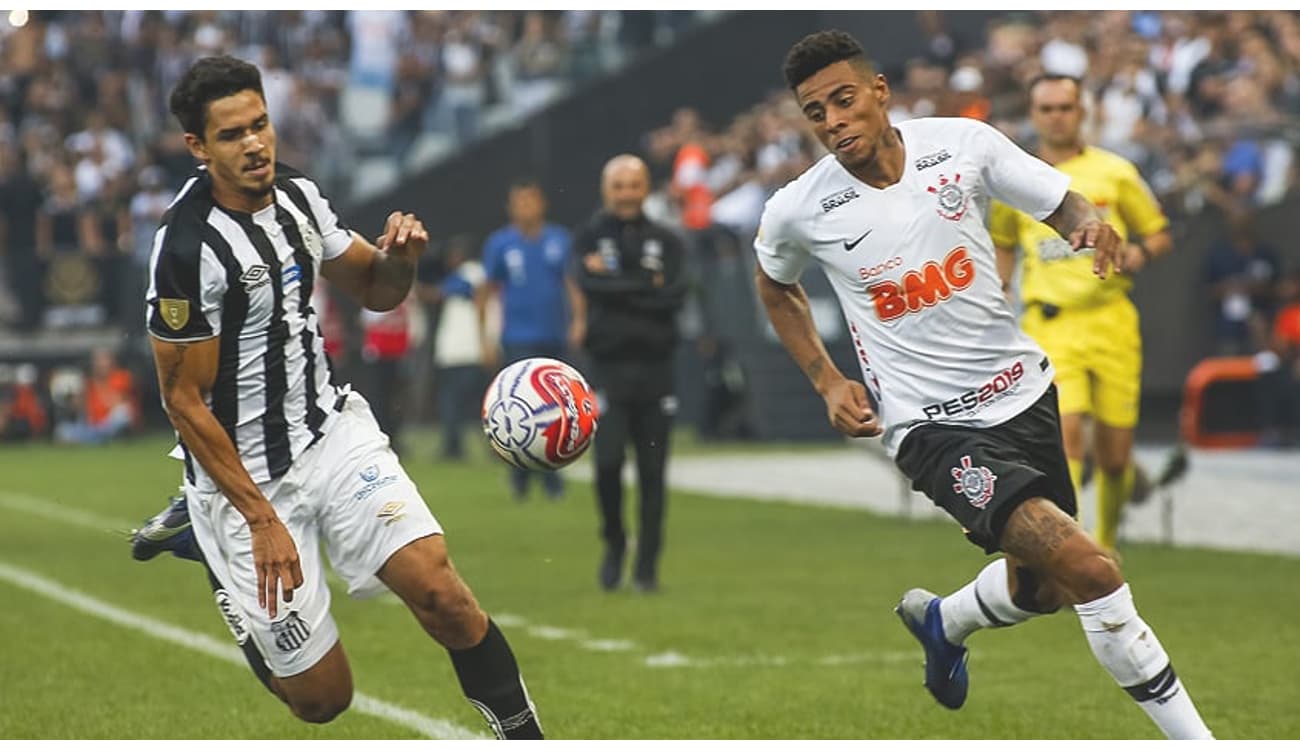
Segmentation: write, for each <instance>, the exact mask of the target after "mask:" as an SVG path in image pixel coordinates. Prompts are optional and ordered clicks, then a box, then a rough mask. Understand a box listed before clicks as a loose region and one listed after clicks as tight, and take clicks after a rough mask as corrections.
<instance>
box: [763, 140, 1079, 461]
mask: <svg viewBox="0 0 1300 750" xmlns="http://www.w3.org/2000/svg"><path fill="white" fill-rule="evenodd" d="M896 127H897V130H898V132H899V134H900V135H901V136H902V140H903V146H904V150H905V153H906V156H905V162H904V167H903V175H902V178H901V179H899V181H898V182H897V183H895V184H893V185H890V186H888V187H886V188H883V189H877V188H874V187H871V186H870V185H867V184H866V183H864V182H862V181H861V180H858V179H857V178H856V177H854V176H853V175H851V174H850V173H849V172H848V170H846V169H845V168H844V167H842V166H841V165H840V163H839V162H838V161H836V159H835V157H834V155H828V156H826V157H825V158H823V159H821V160H820V161H818V162H817V163H816V164H814V165H813V166H812V167H811V168H809V169H808V171H806V172H804V173H803V174H802V175H800V176H799V177H798V178H797V179H795V180H794V181H793V182H791V183H790V184H789V185H786V186H785V187H784V188H782V189H781V190H780V191H778V192H777V193H776V194H775V195H773V196H772V197H771V199H769V200H768V202H767V206H766V208H765V209H764V211H763V220H762V225H761V228H760V229H759V234H758V237H757V238H756V239H755V241H754V249H755V250H756V251H757V253H758V262H759V264H760V265H761V266H762V268H763V271H764V272H765V273H766V274H767V275H768V276H769V277H770V278H772V279H773V280H775V281H777V282H780V283H783V284H793V283H795V282H797V281H798V280H799V277H800V275H801V274H802V273H803V270H804V268H805V266H806V265H807V263H808V260H809V259H810V258H811V259H815V260H816V261H817V263H818V264H819V265H820V266H821V268H822V271H823V272H824V273H825V274H826V278H827V280H828V281H829V282H830V285H831V287H832V288H833V289H834V290H835V294H836V296H837V297H838V298H839V302H840V308H841V309H842V310H843V311H844V317H845V318H846V320H847V322H848V326H849V331H850V332H851V334H852V336H853V345H854V348H855V349H856V350H857V354H858V361H859V363H860V364H861V367H862V375H863V379H864V381H865V383H866V386H867V389H868V390H869V391H870V392H871V395H872V397H873V399H874V400H875V402H876V404H877V415H878V418H879V420H880V422H881V426H882V427H883V429H884V436H883V437H884V443H885V449H886V450H887V451H888V453H889V455H890V456H891V457H892V456H893V455H895V454H896V453H897V452H898V447H899V445H900V444H901V443H902V442H903V438H904V437H906V435H907V433H908V431H910V430H911V429H912V428H913V427H915V426H917V425H919V424H925V423H942V424H956V425H964V426H969V427H991V426H993V425H996V424H1000V423H1002V422H1005V421H1007V420H1009V419H1011V418H1012V417H1014V416H1016V415H1017V414H1019V413H1020V412H1022V411H1024V410H1025V409H1026V408H1028V407H1029V406H1030V405H1031V404H1033V403H1034V401H1036V400H1037V399H1038V398H1039V397H1040V396H1041V395H1042V394H1043V392H1044V391H1046V390H1047V387H1048V386H1049V385H1050V384H1051V382H1052V376H1053V371H1052V367H1051V364H1050V363H1049V362H1048V361H1047V358H1046V356H1045V355H1044V354H1043V351H1042V350H1041V349H1040V348H1039V347H1038V346H1037V345H1036V344H1035V343H1034V342H1033V340H1031V339H1030V338H1029V337H1028V336H1027V335H1025V334H1024V333H1023V332H1022V331H1021V330H1020V326H1019V324H1018V322H1017V320H1016V317H1015V315H1014V313H1013V312H1012V309H1011V305H1010V303H1008V301H1007V299H1006V297H1005V296H1004V295H1003V293H1002V283H1001V281H1000V279H999V278H998V273H997V264H996V255H995V251H994V249H993V242H992V240H991V239H990V238H989V233H988V230H987V229H986V227H985V223H986V221H985V220H986V215H987V212H988V206H989V199H990V198H996V199H998V200H1000V201H1002V202H1004V203H1007V204H1009V205H1012V206H1014V207H1016V208H1019V209H1021V210H1022V211H1024V212H1026V213H1028V214H1031V215H1032V216H1033V217H1034V218H1036V219H1039V220H1040V221H1041V220H1042V219H1044V218H1046V217H1047V216H1049V215H1050V214H1051V213H1052V212H1053V211H1055V210H1056V209H1057V207H1058V206H1060V204H1061V201H1062V200H1063V199H1064V198H1065V193H1066V191H1067V190H1068V189H1069V186H1070V178H1069V177H1067V176H1066V175H1064V174H1062V173H1061V172H1058V171H1057V170H1055V169H1053V168H1052V167H1051V166H1049V165H1048V164H1046V163H1045V162H1043V161H1041V160H1039V159H1038V158H1036V157H1034V156H1032V155H1030V154H1028V153H1026V152H1024V151H1023V150H1021V149H1020V148H1019V147H1018V146H1016V145H1015V144H1014V143H1012V142H1011V141H1010V140H1009V139H1008V138H1007V137H1006V136H1004V135H1002V134H1001V133H999V132H998V131H997V130H995V129H993V128H992V127H989V126H988V125H985V124H984V123H982V122H979V121H977V120H968V119H962V118H923V119H918V120H909V121H907V122H902V123H899V124H898V125H897V126H896Z"/></svg>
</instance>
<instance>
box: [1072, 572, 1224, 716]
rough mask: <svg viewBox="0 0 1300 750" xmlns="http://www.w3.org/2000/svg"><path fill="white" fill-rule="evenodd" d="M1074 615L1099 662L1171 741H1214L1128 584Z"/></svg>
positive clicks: (1080, 606)
mask: <svg viewBox="0 0 1300 750" xmlns="http://www.w3.org/2000/svg"><path fill="white" fill-rule="evenodd" d="M1074 611H1075V612H1077V613H1078V615H1079V622H1080V623H1082V624H1083V633H1084V635H1085V636H1087V638H1088V645H1089V646H1091V647H1092V653H1093V655H1095V656H1096V657H1097V661H1099V662H1101V665H1102V666H1103V667H1105V668H1106V671H1107V672H1110V674H1111V676H1112V677H1114V678H1115V681H1116V682H1118V683H1119V684H1120V687H1122V688H1124V689H1125V690H1126V691H1128V694H1129V695H1131V696H1133V699H1134V700H1136V701H1137V702H1138V705H1139V706H1140V707H1141V708H1142V710H1143V711H1146V713H1147V716H1150V717H1151V720H1152V721H1154V722H1155V723H1156V726H1158V727H1160V731H1162V732H1164V733H1165V736H1166V737H1168V738H1169V739H1171V740H1212V739H1214V735H1213V734H1211V733H1210V729H1209V727H1207V726H1205V722H1204V721H1202V720H1201V715H1200V714H1199V713H1197V711H1196V706H1194V705H1192V698H1191V696H1190V695H1188V694H1187V690H1186V689H1185V688H1184V687H1183V683H1182V681H1180V680H1179V679H1178V675H1176V674H1174V667H1173V664H1171V663H1170V662H1169V656H1168V655H1167V654H1166V653H1165V649H1164V647H1163V646H1161V645H1160V641H1159V639H1157V638H1156V634H1155V632H1154V631H1153V630H1151V628H1150V627H1149V626H1148V625H1147V624H1146V623H1145V622H1143V621H1142V618H1141V617H1138V613H1137V609H1136V608H1135V607H1134V606H1133V596H1132V594H1131V593H1130V592H1129V588H1128V584H1127V583H1126V584H1124V585H1123V586H1120V587H1119V588H1118V589H1116V590H1115V591H1112V592H1111V593H1109V594H1107V595H1106V596H1103V597H1102V598H1100V599H1094V600H1093V601H1090V602H1085V603H1083V604H1077V605H1075V607H1074Z"/></svg>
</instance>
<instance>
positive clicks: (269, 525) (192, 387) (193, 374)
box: [152, 336, 303, 618]
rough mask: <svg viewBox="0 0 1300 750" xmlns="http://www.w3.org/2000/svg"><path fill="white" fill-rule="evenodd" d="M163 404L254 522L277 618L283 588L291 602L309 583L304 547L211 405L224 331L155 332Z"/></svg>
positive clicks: (256, 549)
mask: <svg viewBox="0 0 1300 750" xmlns="http://www.w3.org/2000/svg"><path fill="white" fill-rule="evenodd" d="M152 343H153V356H154V364H155V365H156V367H157V369H158V384H159V386H160V388H161V394H162V402H163V408H164V409H166V411H167V418H168V419H170V420H171V423H172V426H173V427H175V428H176V432H177V433H178V434H179V435H180V437H181V440H182V441H183V442H184V443H185V448H186V450H188V451H189V452H190V454H191V455H192V456H193V457H194V458H195V460H197V461H198V462H199V464H200V465H201V466H203V470H204V471H205V472H207V474H208V476H210V477H212V480H213V481H214V482H216V484H217V487H218V488H219V489H220V490H221V493H222V494H223V495H225V496H226V499H228V500H229V501H230V504H231V505H233V506H235V509H236V510H238V511H239V513H240V515H242V516H243V517H244V520H245V521H247V522H248V529H249V533H250V534H251V536H252V543H253V563H254V565H255V566H256V567H257V600H258V604H259V605H261V606H263V607H266V608H267V611H268V613H269V614H270V616H271V617H272V618H274V617H275V616H276V611H277V609H278V604H277V602H278V598H277V587H278V588H279V589H280V590H281V591H283V592H284V600H285V601H293V590H294V589H296V588H298V587H299V586H301V585H302V583H303V578H302V567H301V566H300V564H299V560H298V550H297V548H296V547H295V545H294V543H293V539H292V537H290V536H289V531H288V530H287V529H286V528H285V527H284V525H283V524H282V523H281V522H280V518H279V517H278V516H277V515H276V514H275V508H273V507H272V506H271V503H270V502H269V501H268V500H267V499H266V498H265V497H264V496H263V495H262V492H261V491H260V490H259V489H258V488H257V484H256V483H254V482H253V479H252V477H250V476H249V475H248V471H247V470H246V469H245V468H244V465H243V463H242V462H241V461H240V460H239V452H238V451H237V450H236V449H235V444H234V443H233V442H232V441H231V439H230V435H229V434H227V433H226V430H225V428H224V427H222V426H221V423H220V422H218V421H217V418H216V416H215V415H214V414H213V413H212V410H211V409H209V408H208V405H207V401H206V397H207V395H208V394H209V393H211V391H212V385H213V383H214V381H215V380H216V377H217V364H218V361H219V357H220V352H221V338H220V337H219V336H216V337H213V338H209V339H204V340H201V341H165V340H163V339H160V338H157V337H156V336H155V337H152Z"/></svg>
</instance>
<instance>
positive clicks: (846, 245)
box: [844, 227, 874, 252]
mask: <svg viewBox="0 0 1300 750" xmlns="http://www.w3.org/2000/svg"><path fill="white" fill-rule="evenodd" d="M873 229H874V227H873ZM871 231H872V230H871V229H868V230H867V231H865V232H863V233H862V236H861V237H858V238H857V239H856V240H854V241H852V242H849V241H848V240H844V252H849V251H851V250H852V249H853V248H855V247H857V246H858V243H860V242H862V241H863V240H865V239H866V238H867V235H869V234H871Z"/></svg>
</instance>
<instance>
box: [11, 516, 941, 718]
mask: <svg viewBox="0 0 1300 750" xmlns="http://www.w3.org/2000/svg"><path fill="white" fill-rule="evenodd" d="M0 508H5V509H9V510H15V511H19V512H22V513H28V514H30V515H34V516H39V517H41V518H45V519H48V520H51V521H57V522H60V523H66V524H71V525H74V526H82V527H85V528H88V529H96V530H101V531H114V530H119V529H120V530H126V529H127V528H130V527H131V526H132V524H131V523H130V522H127V521H122V520H120V519H115V518H108V517H106V516H101V515H98V514H95V513H90V512H88V511H82V510H77V509H75V508H70V507H68V506H66V505H61V504H59V503H55V502H52V501H49V500H43V499H41V498H36V497H30V496H27V495H17V494H13V493H7V492H0ZM330 581H331V583H335V584H338V583H341V580H340V579H338V578H337V576H334V575H333V574H332V573H331V574H330ZM379 601H382V602H384V603H385V604H389V605H395V606H399V607H405V606H406V605H405V604H404V603H403V602H402V600H401V599H399V598H397V597H396V596H395V595H391V594H386V595H384V596H382V597H381V598H379ZM106 606H107V605H106ZM492 619H493V620H494V621H496V623H497V625H500V626H501V627H503V628H518V629H520V630H523V631H524V632H525V633H527V634H528V635H530V636H532V637H534V638H537V639H539V640H545V641H554V642H569V643H572V644H574V645H575V646H577V647H578V648H581V649H583V650H585V651H595V652H598V653H615V652H630V651H644V650H645V649H644V647H643V646H642V645H641V644H639V643H637V642H636V641H631V640H627V639H623V638H593V637H591V636H590V634H588V633H586V632H585V631H582V630H576V629H573V628H561V627H556V626H553V625H545V624H540V623H534V622H531V621H530V620H528V619H527V618H526V617H523V616H521V615H516V614H513V613H510V612H498V613H495V614H493V615H492ZM204 637H206V636H204ZM231 648H232V649H233V647H231ZM232 653H234V654H235V656H236V657H238V659H239V663H241V664H242V663H243V657H242V656H240V655H239V652H238V651H237V650H233V651H232ZM915 656H916V655H915V654H912V653H910V652H899V651H895V652H881V653H860V654H843V655H835V656H825V657H821V658H818V659H812V660H809V659H789V658H787V657H783V656H748V657H730V658H707V657H706V658H695V657H690V656H687V655H685V654H681V653H678V652H676V651H665V652H662V653H658V654H651V655H649V656H646V657H645V658H644V659H642V660H641V663H642V664H643V665H644V666H647V667H652V668H656V669H681V668H688V669H689V668H699V667H784V666H790V665H795V664H799V665H807V664H816V665H820V666H827V667H834V666H840V665H846V664H864V663H885V662H890V663H892V662H901V661H905V660H908V659H911V658H914V657H915ZM222 658H224V657H222ZM363 703H364V700H363V697H362V695H361V694H360V693H358V694H357V698H356V701H355V704H356V705H357V706H358V707H360V706H361V705H363ZM393 708H397V707H393ZM376 710H378V709H376ZM397 710H398V711H405V710H406V709H400V708H397ZM368 713H370V712H368ZM376 715H377V714H376ZM413 715H414V716H419V714H413ZM398 723H401V722H400V721H399V722H398ZM472 736H478V735H472Z"/></svg>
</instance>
